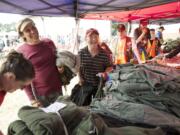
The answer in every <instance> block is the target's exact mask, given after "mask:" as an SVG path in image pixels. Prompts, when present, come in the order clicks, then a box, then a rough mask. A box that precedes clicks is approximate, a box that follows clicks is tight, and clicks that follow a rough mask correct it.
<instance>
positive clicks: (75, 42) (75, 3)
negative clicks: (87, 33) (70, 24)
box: [73, 0, 79, 53]
mask: <svg viewBox="0 0 180 135" xmlns="http://www.w3.org/2000/svg"><path fill="white" fill-rule="evenodd" d="M78 7H79V0H74V16H75V21H76V26H75V27H76V28H75V41H74V48H73V53H74V52H75V51H77V52H78V51H79V42H78V41H79V39H78V38H79V15H78ZM75 49H76V50H75Z"/></svg>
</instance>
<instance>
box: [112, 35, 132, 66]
mask: <svg viewBox="0 0 180 135" xmlns="http://www.w3.org/2000/svg"><path fill="white" fill-rule="evenodd" d="M129 41H130V40H129ZM127 43H128V37H126V38H124V39H123V40H120V42H118V45H117V48H116V56H115V64H125V63H127V62H128V57H127Z"/></svg>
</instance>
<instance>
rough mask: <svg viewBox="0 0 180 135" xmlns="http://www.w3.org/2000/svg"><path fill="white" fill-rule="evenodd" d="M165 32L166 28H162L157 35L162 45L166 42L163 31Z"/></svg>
mask: <svg viewBox="0 0 180 135" xmlns="http://www.w3.org/2000/svg"><path fill="white" fill-rule="evenodd" d="M164 30H165V29H164V27H163V26H161V27H159V29H158V31H157V34H156V37H157V38H158V39H159V41H160V43H161V44H163V42H164V38H163V31H164Z"/></svg>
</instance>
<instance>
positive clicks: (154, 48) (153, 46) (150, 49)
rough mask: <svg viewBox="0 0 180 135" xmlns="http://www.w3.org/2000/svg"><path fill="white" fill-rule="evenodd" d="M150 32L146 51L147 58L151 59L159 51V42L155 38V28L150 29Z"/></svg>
mask: <svg viewBox="0 0 180 135" xmlns="http://www.w3.org/2000/svg"><path fill="white" fill-rule="evenodd" d="M150 34H151V39H150V42H148V45H147V49H146V52H147V55H148V58H149V59H152V58H154V57H155V56H157V55H158V54H159V53H160V47H161V43H160V41H159V40H158V38H156V36H155V29H150Z"/></svg>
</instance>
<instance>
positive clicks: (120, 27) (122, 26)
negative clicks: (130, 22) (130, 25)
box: [117, 24, 126, 32]
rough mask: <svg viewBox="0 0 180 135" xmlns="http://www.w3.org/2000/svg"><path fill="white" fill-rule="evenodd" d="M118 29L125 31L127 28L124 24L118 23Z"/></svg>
mask: <svg viewBox="0 0 180 135" xmlns="http://www.w3.org/2000/svg"><path fill="white" fill-rule="evenodd" d="M117 29H118V31H119V32H120V31H125V30H126V27H125V25H124V24H118V26H117Z"/></svg>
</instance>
